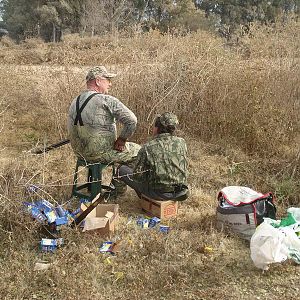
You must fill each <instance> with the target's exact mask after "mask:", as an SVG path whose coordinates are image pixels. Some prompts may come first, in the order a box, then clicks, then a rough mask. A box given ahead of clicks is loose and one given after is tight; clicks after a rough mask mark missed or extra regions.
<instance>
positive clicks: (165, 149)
mask: <svg viewBox="0 0 300 300" xmlns="http://www.w3.org/2000/svg"><path fill="white" fill-rule="evenodd" d="M137 172H142V173H137ZM134 173H137V174H134V179H135V180H137V181H139V182H141V183H142V182H143V183H148V184H149V186H150V187H151V188H154V189H161V190H169V188H170V187H172V186H173V185H176V184H187V147H186V143H185V140H184V139H183V138H180V137H177V136H173V135H171V134H169V133H163V134H159V135H157V136H156V137H155V138H154V139H152V140H151V141H150V142H148V143H146V144H145V145H144V146H143V147H142V148H141V149H140V151H139V153H138V156H137V162H136V165H135V168H134Z"/></svg>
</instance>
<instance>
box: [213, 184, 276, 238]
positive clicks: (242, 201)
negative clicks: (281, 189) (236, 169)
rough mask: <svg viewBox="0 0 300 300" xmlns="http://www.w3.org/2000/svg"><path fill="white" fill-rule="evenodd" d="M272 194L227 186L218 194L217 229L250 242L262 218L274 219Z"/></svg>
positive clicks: (274, 210) (242, 187) (274, 211)
mask: <svg viewBox="0 0 300 300" xmlns="http://www.w3.org/2000/svg"><path fill="white" fill-rule="evenodd" d="M273 200H274V196H273V194H272V193H267V194H262V193H258V192H256V191H254V190H252V189H250V188H248V187H244V186H227V187H225V188H223V189H222V190H221V191H220V192H219V194H218V206H217V212H216V215H217V227H218V228H222V229H223V228H226V229H228V230H229V231H231V232H234V233H237V234H238V235H239V236H241V237H242V238H244V239H247V240H250V239H251V236H252V235H253V233H254V231H255V229H256V226H258V225H259V224H261V223H262V222H263V218H264V217H267V218H271V219H276V207H275V205H274V201H273Z"/></svg>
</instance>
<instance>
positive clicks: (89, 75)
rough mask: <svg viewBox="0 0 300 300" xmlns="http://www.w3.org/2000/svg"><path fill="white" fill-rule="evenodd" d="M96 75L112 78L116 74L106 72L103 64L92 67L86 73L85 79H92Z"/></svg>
mask: <svg viewBox="0 0 300 300" xmlns="http://www.w3.org/2000/svg"><path fill="white" fill-rule="evenodd" d="M97 76H99V77H106V78H113V77H115V76H117V74H115V73H109V72H107V70H106V68H105V67H104V66H98V67H93V68H91V69H90V70H89V71H88V73H87V74H86V81H90V80H93V79H95V78H96V77H97Z"/></svg>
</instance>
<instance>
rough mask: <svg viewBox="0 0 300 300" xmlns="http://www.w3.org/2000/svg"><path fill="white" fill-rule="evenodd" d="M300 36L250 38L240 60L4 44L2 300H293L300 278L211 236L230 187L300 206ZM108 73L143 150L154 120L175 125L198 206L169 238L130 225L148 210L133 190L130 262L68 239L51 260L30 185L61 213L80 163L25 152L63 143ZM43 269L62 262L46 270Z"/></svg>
mask: <svg viewBox="0 0 300 300" xmlns="http://www.w3.org/2000/svg"><path fill="white" fill-rule="evenodd" d="M293 26H294V27H293ZM297 26H299V25H298V24H294V25H290V26H289V27H287V28H285V29H276V28H275V29H274V30H273V31H271V32H269V33H268V39H266V38H265V37H266V32H265V31H266V29H265V28H263V29H255V28H254V29H255V35H254V36H252V37H251V38H249V37H245V38H244V40H243V44H242V46H243V48H241V47H240V48H228V47H227V46H225V45H224V44H223V41H222V40H220V39H218V38H215V37H213V36H210V35H208V34H207V33H203V32H198V33H197V34H192V35H187V36H183V37H174V36H169V35H166V36H162V35H159V34H158V33H157V32H152V33H150V34H148V35H145V36H139V35H138V36H135V37H132V38H130V39H126V38H123V37H119V38H118V39H116V37H113V38H111V37H107V38H101V39H100V38H93V39H85V40H80V39H79V37H76V38H74V36H70V37H68V38H67V39H66V40H65V41H64V43H62V44H59V45H54V44H49V45H45V44H41V43H40V41H36V40H35V41H26V43H27V45H26V43H24V45H12V44H9V43H8V42H7V43H6V44H1V47H2V48H1V53H4V54H5V55H3V54H1V55H0V61H1V62H2V64H3V65H1V67H0V76H1V84H0V93H1V98H0V99H1V100H0V112H1V115H0V120H1V124H3V126H2V125H1V127H0V128H2V129H1V135H0V145H1V146H0V151H1V152H0V153H1V164H0V208H1V215H0V239H1V241H2V247H1V250H0V261H1V270H0V276H1V278H2V281H1V284H0V294H1V296H2V299H74V298H75V299H90V298H92V297H94V298H97V299H140V298H145V297H147V298H148V299H214V298H216V297H218V298H219V299H233V298H236V299H255V298H256V299H269V298H272V299H282V297H285V296H286V295H287V294H288V295H289V299H297V298H298V294H299V290H298V287H297V283H296V280H295V278H296V276H295V275H299V270H298V268H297V267H295V266H293V265H291V264H290V263H286V264H282V265H278V266H273V267H272V268H271V270H270V271H269V272H268V273H266V274H262V273H261V272H260V271H259V270H257V269H255V267H254V266H253V264H252V262H251V259H250V256H249V245H248V244H247V243H245V242H243V241H241V240H240V239H238V238H237V237H235V236H231V235H229V236H228V235H227V234H226V233H224V232H220V231H218V230H217V229H216V228H215V226H214V223H215V222H214V214H215V206H216V200H215V196H216V193H217V191H218V190H220V189H221V188H222V187H224V186H226V185H233V184H236V185H247V186H250V187H252V188H254V189H256V190H258V191H261V192H268V191H273V192H276V194H277V197H278V200H279V202H278V208H279V214H283V213H284V212H285V208H286V206H289V205H291V204H293V205H298V206H299V203H300V199H299V189H300V188H299V184H298V182H299V148H300V147H299V144H300V143H299V125H300V124H299V117H298V115H299V81H300V80H299V79H300V69H299V64H298V63H297V61H298V60H297V59H298V52H297V49H299V40H300V39H298V40H297V39H296V37H295V35H296V34H297V31H296V29H297V28H298V27H297ZM254 29H253V32H254ZM291 32H293V35H290V33H291ZM298 32H299V31H298ZM298 34H299V33H298ZM276 41H280V43H276ZM276 47H277V48H276ZM283 49H285V51H283ZM41 63H42V64H41ZM102 63H103V64H106V65H111V68H113V69H115V70H116V71H118V73H119V74H120V76H118V78H116V81H115V84H114V88H113V91H112V94H113V95H116V96H117V97H119V98H120V99H121V100H122V101H123V102H124V103H125V104H127V105H128V106H129V107H130V108H131V109H132V110H133V111H134V112H135V113H136V114H137V116H138V119H139V128H138V130H137V133H136V135H135V136H134V138H133V139H135V140H137V141H139V142H142V141H145V139H146V138H147V133H148V129H149V125H150V124H151V122H152V120H153V118H154V116H155V114H157V113H160V112H163V111H165V110H172V111H174V112H175V113H177V114H178V115H179V117H180V120H181V135H183V136H184V137H185V138H186V139H187V141H188V146H189V152H190V157H189V163H190V179H189V182H190V185H191V189H192V195H191V197H190V199H189V200H188V201H186V202H185V203H182V204H181V206H180V213H179V217H178V218H177V219H176V220H173V221H171V222H170V226H171V227H172V232H171V233H170V234H169V235H162V234H159V233H157V232H156V231H150V230H142V229H139V228H137V227H136V226H135V224H134V222H133V223H131V224H129V225H127V226H126V225H125V224H126V222H127V220H128V218H129V217H130V216H133V217H135V216H137V215H138V214H140V213H141V211H140V210H139V208H138V199H137V197H136V196H135V194H134V193H133V192H132V191H130V192H129V193H127V194H126V195H125V196H124V197H121V198H120V199H119V200H118V201H119V204H120V206H121V207H120V210H121V219H120V226H119V232H118V233H117V234H118V235H119V238H120V239H121V240H122V248H121V249H122V250H121V252H120V253H119V254H118V255H117V256H115V257H111V263H108V262H107V260H106V256H105V255H102V254H100V253H98V248H99V246H100V244H101V242H102V241H103V238H100V237H98V236H96V235H90V234H82V233H80V232H79V231H77V230H73V229H68V228H66V229H65V230H64V231H63V232H62V236H63V237H64V238H65V240H66V245H65V246H64V247H62V248H61V249H60V250H59V251H57V253H55V254H53V255H46V254H41V253H40V252H39V250H38V242H39V240H40V238H41V237H45V233H44V232H42V231H41V229H40V227H39V226H38V224H36V223H34V222H33V221H32V220H30V219H28V218H26V217H25V216H24V215H23V214H22V213H21V212H20V210H21V203H22V201H24V200H26V199H30V197H29V194H28V193H27V192H26V189H25V187H24V186H25V185H26V184H28V183H33V184H37V185H38V186H39V187H40V188H41V190H40V191H39V195H35V196H33V198H34V199H35V198H46V199H48V200H49V201H51V202H53V203H54V202H55V201H56V202H58V203H65V202H66V201H67V200H68V199H69V195H70V190H71V188H70V185H69V184H70V183H71V180H72V172H73V168H74V166H75V158H74V156H72V155H70V153H72V151H71V148H70V147H69V146H64V147H63V148H60V149H59V150H54V151H52V152H49V153H48V154H46V155H45V156H43V155H42V156H33V155H30V154H28V153H26V152H22V151H23V150H28V149H31V148H32V147H34V146H35V145H36V144H39V145H43V144H44V143H47V144H51V143H54V142H56V141H58V140H60V139H63V138H64V137H66V127H65V123H66V114H67V110H68V106H69V103H70V101H71V99H72V98H74V97H75V96H76V95H77V94H78V93H79V92H80V91H81V90H82V89H83V88H84V75H85V72H86V70H87V69H88V67H89V66H90V65H94V64H102ZM22 64H23V66H21V65H22ZM36 64H38V65H36ZM115 238H116V236H115ZM204 246H211V247H212V248H213V249H214V250H213V252H212V253H205V252H203V247H204ZM39 260H47V261H49V262H51V263H53V264H52V265H51V267H50V269H49V270H47V271H39V272H37V271H34V270H33V268H34V264H35V262H37V261H39Z"/></svg>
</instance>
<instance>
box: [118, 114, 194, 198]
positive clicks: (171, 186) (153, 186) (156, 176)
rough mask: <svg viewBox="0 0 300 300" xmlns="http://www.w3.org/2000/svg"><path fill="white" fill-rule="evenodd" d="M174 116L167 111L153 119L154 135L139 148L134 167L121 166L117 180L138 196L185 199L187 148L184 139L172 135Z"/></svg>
mask: <svg viewBox="0 0 300 300" xmlns="http://www.w3.org/2000/svg"><path fill="white" fill-rule="evenodd" d="M177 125H178V119H177V116H176V115H175V114H173V113H170V112H166V113H164V114H162V115H161V116H159V117H157V118H156V120H155V124H154V128H153V135H154V138H153V139H152V140H151V141H149V142H148V143H146V144H145V145H144V146H142V148H141V149H140V151H139V153H138V157H137V161H136V164H135V167H134V169H133V170H132V169H130V168H129V167H128V166H124V165H123V166H121V167H120V168H119V170H118V175H119V176H120V179H121V180H123V181H124V182H125V183H126V184H127V185H128V186H130V187H132V188H133V189H134V190H135V191H136V192H137V194H138V196H139V197H141V196H142V195H144V196H146V197H148V198H151V199H154V200H161V201H163V200H171V199H172V200H175V201H182V200H185V199H187V197H188V194H189V191H188V187H187V147H186V143H185V140H184V139H183V138H180V137H177V136H175V135H174V131H175V128H176V126H177Z"/></svg>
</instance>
